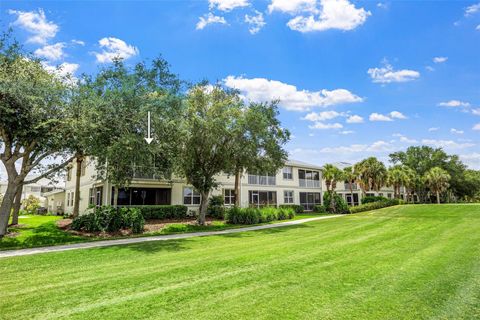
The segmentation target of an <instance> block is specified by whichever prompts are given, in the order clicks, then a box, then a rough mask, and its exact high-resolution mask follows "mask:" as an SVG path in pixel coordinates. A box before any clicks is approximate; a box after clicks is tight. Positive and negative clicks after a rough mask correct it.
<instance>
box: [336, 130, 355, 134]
mask: <svg viewBox="0 0 480 320" xmlns="http://www.w3.org/2000/svg"><path fill="white" fill-rule="evenodd" d="M339 133H340V134H343V135H347V134H353V133H355V131H352V130H344V131H340V132H339Z"/></svg>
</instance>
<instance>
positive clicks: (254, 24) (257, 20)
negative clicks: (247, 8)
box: [245, 10, 266, 34]
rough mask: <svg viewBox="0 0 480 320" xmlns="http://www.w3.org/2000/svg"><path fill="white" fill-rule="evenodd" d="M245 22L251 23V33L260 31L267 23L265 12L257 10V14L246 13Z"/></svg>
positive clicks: (249, 29)
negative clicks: (264, 16) (264, 17)
mask: <svg viewBox="0 0 480 320" xmlns="http://www.w3.org/2000/svg"><path fill="white" fill-rule="evenodd" d="M245 22H246V23H248V24H249V25H250V27H249V28H248V31H249V32H250V33H251V34H256V33H258V32H259V31H260V30H261V29H262V28H263V27H264V26H265V25H266V23H265V20H264V19H263V13H261V12H259V11H257V10H255V15H254V16H250V15H248V14H246V15H245Z"/></svg>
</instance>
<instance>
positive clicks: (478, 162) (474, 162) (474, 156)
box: [460, 152, 480, 170]
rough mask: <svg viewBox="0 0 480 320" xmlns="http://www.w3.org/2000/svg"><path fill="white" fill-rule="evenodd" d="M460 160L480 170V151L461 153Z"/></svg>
mask: <svg viewBox="0 0 480 320" xmlns="http://www.w3.org/2000/svg"><path fill="white" fill-rule="evenodd" d="M460 160H462V162H463V163H465V164H466V165H467V166H468V167H470V168H472V169H476V170H480V153H477V152H474V153H470V154H461V155H460Z"/></svg>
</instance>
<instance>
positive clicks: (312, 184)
mask: <svg viewBox="0 0 480 320" xmlns="http://www.w3.org/2000/svg"><path fill="white" fill-rule="evenodd" d="M299 186H300V187H302V188H320V181H319V180H309V179H299Z"/></svg>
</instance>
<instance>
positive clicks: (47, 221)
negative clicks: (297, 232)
mask: <svg viewBox="0 0 480 320" xmlns="http://www.w3.org/2000/svg"><path fill="white" fill-rule="evenodd" d="M322 215H326V214H315V213H305V214H300V215H297V216H296V217H295V218H294V220H299V219H306V218H313V217H319V216H322ZM59 219H61V217H56V216H39V215H28V216H20V218H19V223H20V226H19V227H13V228H10V229H9V231H10V232H14V233H18V234H17V235H16V236H15V237H6V238H3V239H1V240H0V250H12V249H24V248H34V247H46V246H54V245H62V244H70V243H76V242H90V241H98V240H105V239H119V238H128V237H148V236H156V235H166V234H173V233H187V232H200V231H220V230H225V229H233V228H241V227H244V225H233V224H228V223H226V222H223V221H215V222H213V224H211V225H208V226H197V225H190V224H185V223H175V224H171V225H169V226H167V227H165V228H163V229H161V230H159V231H156V232H150V233H144V234H138V235H130V236H123V237H122V236H116V237H110V238H102V237H82V236H75V235H73V234H71V233H68V232H65V231H63V230H61V229H59V228H58V227H57V226H56V224H55V221H57V220H59ZM276 222H279V221H272V222H270V223H276Z"/></svg>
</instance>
